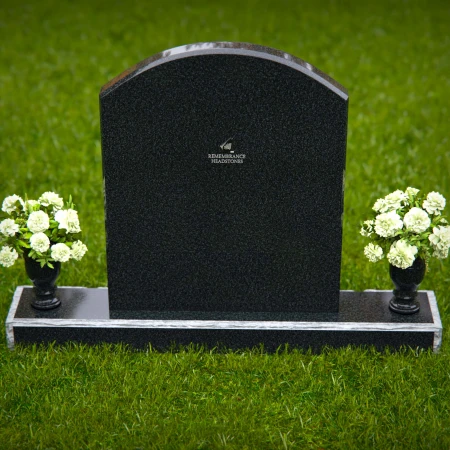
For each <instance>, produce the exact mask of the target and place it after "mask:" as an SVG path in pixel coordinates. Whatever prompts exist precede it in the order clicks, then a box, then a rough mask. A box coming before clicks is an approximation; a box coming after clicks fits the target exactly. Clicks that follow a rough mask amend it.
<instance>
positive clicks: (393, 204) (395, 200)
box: [380, 189, 408, 212]
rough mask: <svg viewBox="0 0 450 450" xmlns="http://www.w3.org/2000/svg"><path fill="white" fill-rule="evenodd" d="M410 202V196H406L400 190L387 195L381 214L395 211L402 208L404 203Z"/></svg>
mask: <svg viewBox="0 0 450 450" xmlns="http://www.w3.org/2000/svg"><path fill="white" fill-rule="evenodd" d="M407 200H408V195H407V194H405V193H404V192H403V191H401V190H400V189H397V190H396V191H394V192H392V194H388V195H386V197H384V205H383V208H381V210H380V212H389V211H395V210H397V209H399V208H401V207H402V203H403V202H406V201H407Z"/></svg>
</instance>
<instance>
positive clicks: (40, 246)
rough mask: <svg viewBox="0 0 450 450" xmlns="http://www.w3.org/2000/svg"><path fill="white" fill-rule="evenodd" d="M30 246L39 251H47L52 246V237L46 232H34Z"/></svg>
mask: <svg viewBox="0 0 450 450" xmlns="http://www.w3.org/2000/svg"><path fill="white" fill-rule="evenodd" d="M30 246H31V248H32V249H33V250H36V251H37V252H40V253H45V252H46V251H47V250H48V249H49V248H50V239H49V238H48V237H47V236H46V235H45V234H44V233H36V234H33V236H31V238H30Z"/></svg>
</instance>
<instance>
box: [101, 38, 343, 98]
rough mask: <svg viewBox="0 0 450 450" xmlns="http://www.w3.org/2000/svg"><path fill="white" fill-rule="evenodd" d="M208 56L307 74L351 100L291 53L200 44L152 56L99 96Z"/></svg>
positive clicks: (334, 83) (235, 44) (251, 46)
mask: <svg viewBox="0 0 450 450" xmlns="http://www.w3.org/2000/svg"><path fill="white" fill-rule="evenodd" d="M205 55H237V56H244V57H251V58H260V59H266V60H269V61H273V62H275V63H278V64H282V65H284V66H287V67H290V68H292V69H294V70H297V71H299V72H302V73H304V74H305V75H307V76H309V77H311V78H312V79H314V80H316V81H318V82H319V83H321V84H323V85H324V86H326V87H327V88H329V89H330V90H331V91H333V92H335V93H336V94H337V95H339V96H340V97H342V98H343V99H344V100H347V99H348V93H347V90H346V89H345V87H344V86H342V85H341V84H339V83H338V82H337V81H335V80H334V79H333V78H331V77H330V76H329V75H327V74H326V73H324V72H322V71H321V70H319V69H317V68H316V67H314V66H313V65H311V64H309V63H308V62H306V61H304V60H302V59H300V58H297V57H296V56H293V55H291V54H290V53H286V52H282V51H280V50H276V49H274V48H271V47H265V46H263V45H255V44H250V43H246V42H199V43H195V44H188V45H182V46H179V47H175V48H172V49H170V50H165V51H163V52H160V53H157V54H155V55H153V56H150V57H149V58H147V59H145V60H143V61H141V62H139V63H138V64H136V65H134V66H133V67H130V68H129V69H127V70H125V71H124V72H122V73H121V74H120V75H118V76H117V77H115V78H113V79H112V80H111V81H109V82H108V83H106V84H105V85H104V86H103V87H102V89H101V91H100V96H101V97H102V96H105V95H108V94H109V93H110V92H111V91H113V90H114V89H116V88H118V87H119V86H121V85H122V84H123V83H125V82H126V81H128V80H130V79H132V78H134V77H136V76H137V75H139V74H141V73H143V72H145V71H147V70H149V69H153V68H155V67H156V66H159V65H161V64H166V63H170V62H172V61H176V60H178V59H182V58H190V57H195V56H205Z"/></svg>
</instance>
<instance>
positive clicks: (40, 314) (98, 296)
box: [14, 287, 109, 319]
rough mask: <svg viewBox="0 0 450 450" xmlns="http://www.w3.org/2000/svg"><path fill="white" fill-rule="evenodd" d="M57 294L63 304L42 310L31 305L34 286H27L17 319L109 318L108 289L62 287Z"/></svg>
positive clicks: (18, 309) (18, 308)
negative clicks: (48, 309)
mask: <svg viewBox="0 0 450 450" xmlns="http://www.w3.org/2000/svg"><path fill="white" fill-rule="evenodd" d="M56 296H57V297H58V298H59V299H60V300H61V306H60V307H59V308H56V309H51V310H50V311H40V310H37V309H34V308H33V307H32V306H31V299H32V297H33V288H31V287H25V288H24V289H23V292H22V296H21V299H20V302H19V305H18V307H17V310H16V314H15V316H14V317H15V318H16V319H34V318H36V319H109V303H108V289H101V288H100V289H87V288H60V289H57V290H56Z"/></svg>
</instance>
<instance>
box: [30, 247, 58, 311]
mask: <svg viewBox="0 0 450 450" xmlns="http://www.w3.org/2000/svg"><path fill="white" fill-rule="evenodd" d="M24 260H25V270H26V272H27V275H28V277H29V278H30V280H31V281H32V282H33V285H34V288H33V291H34V297H33V300H32V302H31V305H32V306H33V308H36V309H43V310H47V309H53V308H57V307H58V306H59V305H60V304H61V300H59V298H57V297H56V296H55V291H56V285H55V283H56V279H57V278H58V276H59V272H60V270H61V263H60V262H53V263H52V265H53V267H54V269H52V268H51V267H48V266H44V267H41V265H40V263H38V262H37V261H35V260H34V259H32V258H29V257H28V256H25V255H24Z"/></svg>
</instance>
